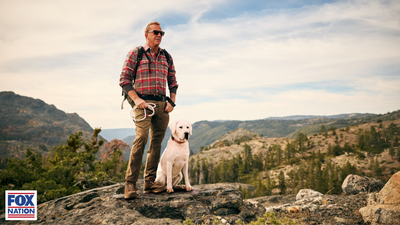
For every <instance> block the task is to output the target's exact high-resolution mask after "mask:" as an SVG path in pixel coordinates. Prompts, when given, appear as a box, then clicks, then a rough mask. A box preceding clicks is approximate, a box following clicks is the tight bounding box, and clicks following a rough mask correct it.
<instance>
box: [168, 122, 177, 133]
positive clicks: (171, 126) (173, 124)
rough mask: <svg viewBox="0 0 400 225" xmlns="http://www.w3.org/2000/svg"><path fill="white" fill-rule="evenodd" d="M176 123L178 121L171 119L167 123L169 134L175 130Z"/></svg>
mask: <svg viewBox="0 0 400 225" xmlns="http://www.w3.org/2000/svg"><path fill="white" fill-rule="evenodd" d="M177 123H178V121H172V122H171V123H170V124H169V129H170V130H171V135H172V134H175V130H176V124H177Z"/></svg>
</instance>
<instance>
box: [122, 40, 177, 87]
mask: <svg viewBox="0 0 400 225" xmlns="http://www.w3.org/2000/svg"><path fill="white" fill-rule="evenodd" d="M144 50H145V51H144V52H145V53H146V54H145V53H143V56H142V61H140V65H139V67H138V68H137V71H136V73H135V71H134V69H135V67H136V63H137V62H136V61H137V54H138V51H139V48H138V47H137V48H135V49H133V50H132V51H130V52H129V53H128V55H127V57H126V59H125V63H124V66H123V68H122V73H121V76H120V79H119V85H120V86H121V87H122V88H123V89H124V90H125V92H126V93H128V92H129V91H131V90H135V91H136V92H137V93H139V94H141V95H154V94H155V95H166V88H167V84H168V88H169V91H170V93H176V90H177V88H178V83H177V82H176V78H175V66H174V63H173V60H172V57H171V55H170V57H169V58H170V63H169V64H168V62H167V58H166V57H165V54H168V53H167V52H166V51H164V50H163V49H160V52H159V53H158V56H156V55H155V54H154V53H152V51H151V49H150V47H149V46H148V45H145V46H144ZM147 57H149V58H147Z"/></svg>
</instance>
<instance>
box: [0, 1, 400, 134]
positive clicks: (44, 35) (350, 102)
mask: <svg viewBox="0 0 400 225" xmlns="http://www.w3.org/2000/svg"><path fill="white" fill-rule="evenodd" d="M93 3H94V2H92V1H84V2H80V1H68V2H58V1H51V0H43V1H41V2H40V3H36V2H32V1H29V0H21V1H10V0H2V1H0V6H1V7H0V10H1V13H0V30H1V31H2V32H1V34H0V50H1V52H2V54H1V55H0V74H1V75H0V91H13V92H15V93H16V94H19V95H23V96H28V97H32V98H36V99H41V100H43V101H44V102H46V104H49V105H55V106H56V107H57V108H58V109H60V110H63V111H65V112H67V113H77V114H78V115H79V116H81V117H82V118H84V119H85V120H86V121H87V122H88V123H89V124H90V126H91V127H93V128H95V127H101V128H102V129H118V128H134V123H133V122H132V119H131V118H129V113H130V109H129V108H130V106H129V104H127V103H126V102H125V104H124V110H121V109H120V105H121V102H122V96H121V88H120V87H119V86H118V80H119V75H120V73H121V70H122V65H123V62H124V59H125V57H126V54H127V53H128V52H129V51H130V50H131V49H133V48H134V47H136V46H139V45H143V44H144V43H145V40H144V33H143V31H144V28H145V26H146V25H147V23H149V22H151V21H158V22H160V23H161V27H162V29H163V30H164V31H165V32H166V34H165V36H164V37H163V40H162V43H161V45H160V46H161V47H162V48H165V49H167V50H168V52H169V53H170V54H171V55H172V58H173V60H174V64H175V67H176V70H177V74H176V77H177V82H178V84H179V85H180V86H179V88H178V92H177V102H176V105H177V106H176V108H175V109H174V111H173V112H172V113H171V114H170V117H171V118H170V120H171V121H172V120H178V119H184V120H187V121H189V122H191V123H195V122H197V121H217V120H240V121H248V120H259V119H265V118H268V117H288V116H293V115H327V116H328V115H338V114H351V113H371V114H385V113H386V112H393V111H396V110H398V109H399V108H400V90H399V88H398V87H400V51H399V49H400V23H399V22H398V21H400V2H399V1H396V0H388V1H367V0H301V1H295V2H294V1H279V2H275V1H257V0H250V1H245V2H243V1H240V0H217V1H211V0H204V1H184V0H172V1H169V2H163V1H156V2H155V3H153V4H151V5H150V4H148V3H144V2H129V1H128V2H118V3H116V2H113V1H111V0H99V1H96V2H95V4H93ZM135 8H141V9H142V10H132V9H135ZM132 12H135V13H132ZM396 49H397V50H396Z"/></svg>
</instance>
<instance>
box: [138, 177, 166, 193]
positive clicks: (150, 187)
mask: <svg viewBox="0 0 400 225" xmlns="http://www.w3.org/2000/svg"><path fill="white" fill-rule="evenodd" d="M165 190H167V186H166V185H160V184H157V183H156V182H154V180H153V179H149V180H146V181H145V182H144V189H143V192H144V193H145V194H149V193H155V194H158V193H161V192H163V191H165Z"/></svg>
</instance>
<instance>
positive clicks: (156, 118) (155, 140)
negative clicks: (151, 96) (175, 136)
mask: <svg viewBox="0 0 400 225" xmlns="http://www.w3.org/2000/svg"><path fill="white" fill-rule="evenodd" d="M146 102H147V103H154V104H156V107H155V112H154V115H153V116H148V117H146V119H144V120H142V121H136V122H135V125H136V137H135V141H134V142H133V145H132V149H131V156H130V158H129V163H128V168H127V169H126V176H125V179H126V180H127V181H130V182H133V183H136V181H137V179H138V177H139V173H140V167H141V166H142V158H143V153H144V147H145V146H146V143H147V139H148V136H149V130H150V146H149V151H148V152H147V159H146V168H145V171H144V179H145V180H148V179H155V178H156V173H157V167H158V162H159V160H160V152H161V142H162V141H163V139H164V135H165V131H166V130H167V126H168V122H169V113H167V112H165V111H164V109H165V107H166V104H167V103H166V102H164V101H152V100H148V101H146ZM146 110H147V115H149V114H151V113H152V111H151V110H149V109H146ZM143 116H144V111H143V109H136V110H135V119H136V120H138V119H141V118H143Z"/></svg>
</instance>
